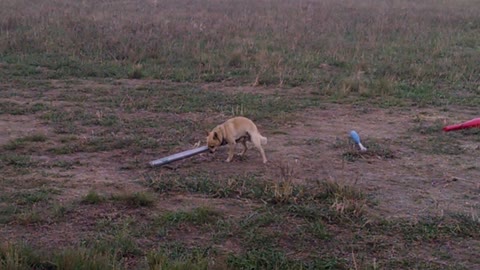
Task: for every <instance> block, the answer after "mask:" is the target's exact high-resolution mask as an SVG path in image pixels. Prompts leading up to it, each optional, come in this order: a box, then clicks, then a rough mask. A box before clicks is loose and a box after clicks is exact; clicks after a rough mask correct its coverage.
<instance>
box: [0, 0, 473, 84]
mask: <svg viewBox="0 0 480 270" xmlns="http://www.w3.org/2000/svg"><path fill="white" fill-rule="evenodd" d="M474 3H475V1H473V0H464V1H443V2H441V3H440V2H438V1H432V0H429V1H421V2H415V1H407V0H396V1H388V2H385V1H379V0H366V1H362V2H358V1H348V0H344V1H334V0H327V1H310V2H305V1H300V2H298V1H293V0H284V1H274V0H261V1H256V0H247V1H222V0H210V1H201V2H191V1H186V0H180V1H142V2H138V1H108V2H98V1H93V0H83V1H59V0H43V1H36V2H34V3H32V2H31V1H25V0H23V1H17V0H5V1H2V2H1V3H0V55H1V56H2V57H3V58H4V59H5V61H9V62H12V63H24V62H26V63H28V64H32V65H40V66H46V67H48V68H51V69H55V70H61V71H62V72H64V73H62V74H67V75H68V74H74V75H83V76H92V75H93V76H120V77H123V76H124V77H131V78H141V77H143V76H148V77H156V78H164V79H172V80H176V81H185V80H187V81H188V80H201V81H212V80H213V81H216V80H224V79H227V78H239V79H241V80H242V81H245V80H246V82H250V83H254V84H276V85H282V86H283V85H298V84H312V83H317V84H318V83H319V84H321V85H324V84H325V85H326V84H328V83H332V82H333V83H334V84H337V85H338V87H339V88H340V89H341V88H342V87H345V84H343V86H342V81H343V80H345V79H346V80H347V81H348V80H349V79H348V78H351V77H355V74H357V72H358V70H362V71H364V72H365V74H366V75H367V79H369V80H372V82H371V83H372V84H375V83H376V82H375V80H376V79H377V78H378V79H382V78H384V77H385V78H387V79H388V80H389V81H392V82H402V81H407V82H416V83H426V82H432V83H433V84H437V82H438V81H443V82H448V83H458V82H462V83H463V82H466V83H467V84H468V83H471V82H475V81H476V80H477V79H478V67H477V65H476V60H475V59H474V58H473V56H474V52H475V46H476V45H475V32H476V31H477V30H478V28H479V25H480V22H479V18H478V14H479V13H480V6H479V5H475V4H474ZM59 59H63V60H62V61H60V60H59ZM477 60H478V58H477ZM87 63H90V64H91V63H96V64H98V63H100V64H102V65H107V64H108V67H110V68H111V69H112V70H110V71H105V70H103V71H97V70H93V71H92V70H90V69H92V68H83V69H80V70H81V71H78V72H77V73H75V72H74V71H72V70H73V69H74V68H78V66H82V65H85V64H87ZM103 68H104V69H106V68H107V67H106V66H103ZM332 75H333V77H332ZM347 88H348V87H347ZM344 90H345V89H344ZM346 90H348V89H346ZM353 90H355V89H350V90H348V91H353Z"/></svg>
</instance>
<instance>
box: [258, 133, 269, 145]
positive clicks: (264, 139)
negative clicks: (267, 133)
mask: <svg viewBox="0 0 480 270" xmlns="http://www.w3.org/2000/svg"><path fill="white" fill-rule="evenodd" d="M267 142H268V140H267V137H263V136H262V135H260V143H261V144H267Z"/></svg>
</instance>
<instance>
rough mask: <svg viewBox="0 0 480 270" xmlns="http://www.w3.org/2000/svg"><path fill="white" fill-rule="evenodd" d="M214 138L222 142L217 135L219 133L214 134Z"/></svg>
mask: <svg viewBox="0 0 480 270" xmlns="http://www.w3.org/2000/svg"><path fill="white" fill-rule="evenodd" d="M213 138H214V139H217V140H219V141H220V138H219V137H218V133H217V132H213Z"/></svg>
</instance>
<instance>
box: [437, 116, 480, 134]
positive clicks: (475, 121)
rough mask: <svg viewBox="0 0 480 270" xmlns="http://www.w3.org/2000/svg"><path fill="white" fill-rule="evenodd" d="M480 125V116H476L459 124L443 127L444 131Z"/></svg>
mask: <svg viewBox="0 0 480 270" xmlns="http://www.w3.org/2000/svg"><path fill="white" fill-rule="evenodd" d="M473 127H480V118H475V119H472V120H470V121H467V122H463V123H461V124H457V125H450V126H446V127H444V128H443V131H452V130H459V129H465V128H473Z"/></svg>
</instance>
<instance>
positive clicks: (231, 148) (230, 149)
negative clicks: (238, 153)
mask: <svg viewBox="0 0 480 270" xmlns="http://www.w3.org/2000/svg"><path fill="white" fill-rule="evenodd" d="M235 145H236V143H235V142H234V143H229V144H228V157H227V160H225V161H226V162H230V161H232V159H233V154H234V152H235Z"/></svg>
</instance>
